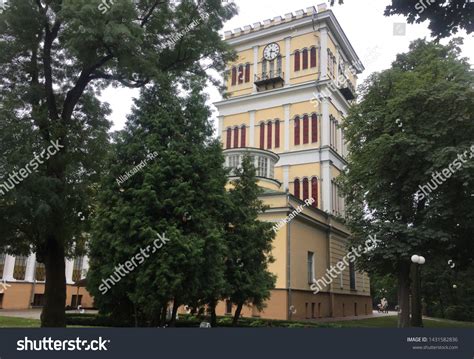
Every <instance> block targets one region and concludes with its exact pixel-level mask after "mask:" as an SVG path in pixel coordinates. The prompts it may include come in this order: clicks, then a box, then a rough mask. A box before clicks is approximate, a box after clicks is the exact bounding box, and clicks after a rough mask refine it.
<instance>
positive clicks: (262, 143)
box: [260, 122, 265, 149]
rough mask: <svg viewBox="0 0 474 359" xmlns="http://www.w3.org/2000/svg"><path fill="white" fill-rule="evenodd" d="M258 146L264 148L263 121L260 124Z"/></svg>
mask: <svg viewBox="0 0 474 359" xmlns="http://www.w3.org/2000/svg"><path fill="white" fill-rule="evenodd" d="M260 148H261V149H264V148H265V124H264V123H263V122H262V123H261V124H260Z"/></svg>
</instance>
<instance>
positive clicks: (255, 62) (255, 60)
mask: <svg viewBox="0 0 474 359" xmlns="http://www.w3.org/2000/svg"><path fill="white" fill-rule="evenodd" d="M253 74H254V76H255V75H256V74H258V46H254V47H253ZM252 93H257V85H256V84H255V82H254V83H253V86H252Z"/></svg>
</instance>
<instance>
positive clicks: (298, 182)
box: [294, 178, 300, 198]
mask: <svg viewBox="0 0 474 359" xmlns="http://www.w3.org/2000/svg"><path fill="white" fill-rule="evenodd" d="M294 187H295V197H296V198H300V180H299V179H298V178H296V179H295V181H294Z"/></svg>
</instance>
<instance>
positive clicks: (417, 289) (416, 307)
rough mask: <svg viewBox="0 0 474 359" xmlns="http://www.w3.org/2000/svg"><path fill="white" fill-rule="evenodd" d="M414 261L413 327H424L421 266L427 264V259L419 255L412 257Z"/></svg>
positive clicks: (412, 292)
mask: <svg viewBox="0 0 474 359" xmlns="http://www.w3.org/2000/svg"><path fill="white" fill-rule="evenodd" d="M411 261H412V263H413V264H412V286H411V288H412V289H411V325H412V326H413V327H423V319H422V313H421V276H420V271H421V265H423V264H425V262H426V260H425V257H423V256H419V255H416V254H415V255H413V256H411Z"/></svg>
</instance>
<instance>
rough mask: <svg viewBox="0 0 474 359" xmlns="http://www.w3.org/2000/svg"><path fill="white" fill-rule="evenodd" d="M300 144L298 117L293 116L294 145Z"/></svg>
mask: <svg viewBox="0 0 474 359" xmlns="http://www.w3.org/2000/svg"><path fill="white" fill-rule="evenodd" d="M299 144H300V118H299V117H298V116H297V117H296V118H295V145H299Z"/></svg>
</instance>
